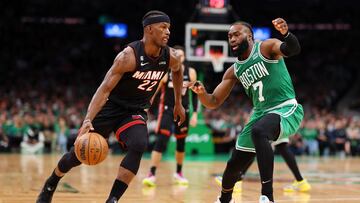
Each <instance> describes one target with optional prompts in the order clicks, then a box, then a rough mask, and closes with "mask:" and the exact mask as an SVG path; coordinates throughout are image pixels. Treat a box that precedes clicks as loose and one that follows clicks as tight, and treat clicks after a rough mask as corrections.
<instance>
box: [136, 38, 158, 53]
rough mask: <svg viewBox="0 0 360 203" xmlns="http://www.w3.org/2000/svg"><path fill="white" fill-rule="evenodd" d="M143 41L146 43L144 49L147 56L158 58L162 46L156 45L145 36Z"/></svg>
mask: <svg viewBox="0 0 360 203" xmlns="http://www.w3.org/2000/svg"><path fill="white" fill-rule="evenodd" d="M141 41H142V42H143V43H144V50H145V54H146V55H147V56H150V57H152V58H157V57H158V56H159V55H160V52H161V47H159V46H156V45H155V44H154V43H152V42H151V41H150V40H147V39H145V38H143V39H142V40H141Z"/></svg>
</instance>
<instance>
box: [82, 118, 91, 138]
mask: <svg viewBox="0 0 360 203" xmlns="http://www.w3.org/2000/svg"><path fill="white" fill-rule="evenodd" d="M90 130H94V127H93V125H92V123H91V120H90V119H85V120H84V122H83V124H82V126H81V128H80V130H79V133H78V137H79V136H82V135H83V134H85V133H88V132H89V131H90Z"/></svg>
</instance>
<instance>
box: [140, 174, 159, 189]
mask: <svg viewBox="0 0 360 203" xmlns="http://www.w3.org/2000/svg"><path fill="white" fill-rule="evenodd" d="M155 181H156V177H155V176H154V175H153V174H151V173H150V174H149V175H148V177H146V178H144V180H143V181H142V182H143V185H146V186H149V187H155V186H156V184H155Z"/></svg>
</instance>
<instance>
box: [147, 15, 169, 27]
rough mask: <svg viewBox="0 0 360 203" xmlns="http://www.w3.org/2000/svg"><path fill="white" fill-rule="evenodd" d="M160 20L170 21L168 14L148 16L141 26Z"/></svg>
mask: <svg viewBox="0 0 360 203" xmlns="http://www.w3.org/2000/svg"><path fill="white" fill-rule="evenodd" d="M160 22H165V23H170V18H169V16H168V15H166V14H165V15H157V16H150V17H147V18H145V19H144V20H143V22H142V24H143V27H145V26H147V25H151V24H154V23H160Z"/></svg>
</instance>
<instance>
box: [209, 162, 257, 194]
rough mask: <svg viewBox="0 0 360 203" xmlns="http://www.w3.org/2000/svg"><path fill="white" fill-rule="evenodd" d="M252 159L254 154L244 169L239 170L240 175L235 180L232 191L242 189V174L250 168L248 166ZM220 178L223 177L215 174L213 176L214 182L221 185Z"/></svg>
mask: <svg viewBox="0 0 360 203" xmlns="http://www.w3.org/2000/svg"><path fill="white" fill-rule="evenodd" d="M254 160H255V156H254V157H253V158H252V160H250V161H249V163H248V164H247V165H246V166H245V168H244V169H242V170H241V171H240V175H239V178H238V180H237V182H236V183H235V185H234V191H233V192H234V193H239V192H241V191H242V180H243V179H244V176H245V174H246V172H247V170H248V169H249V168H250V166H251V165H252V164H253V163H254ZM222 179H223V177H222V176H216V177H215V182H216V183H217V184H218V185H219V186H220V187H221V186H222Z"/></svg>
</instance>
